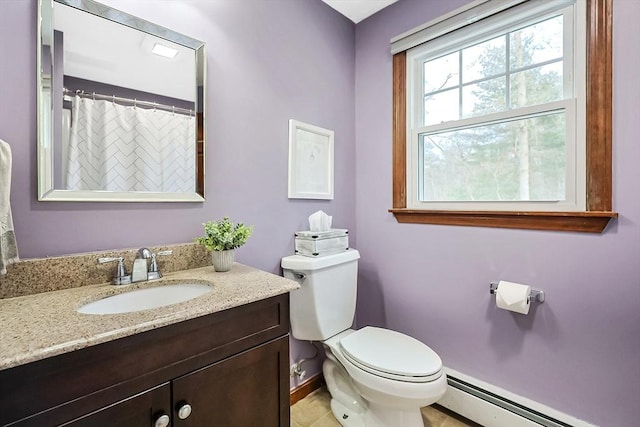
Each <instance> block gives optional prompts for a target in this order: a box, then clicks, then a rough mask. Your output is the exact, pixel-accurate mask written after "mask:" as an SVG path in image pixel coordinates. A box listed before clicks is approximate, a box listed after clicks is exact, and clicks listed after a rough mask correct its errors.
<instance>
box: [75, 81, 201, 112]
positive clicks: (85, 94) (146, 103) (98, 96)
mask: <svg viewBox="0 0 640 427" xmlns="http://www.w3.org/2000/svg"><path fill="white" fill-rule="evenodd" d="M63 92H64V94H65V95H78V96H81V97H84V98H91V99H93V100H94V101H95V100H96V99H102V100H105V101H112V102H127V103H130V104H133V106H134V107H136V106H139V105H141V106H145V107H153V108H157V109H160V110H166V111H171V112H173V113H181V114H187V115H189V116H192V115H195V114H194V113H195V112H194V111H193V110H188V109H186V108H181V107H175V106H173V105H165V104H158V103H157V102H150V101H138V100H137V99H130V98H122V97H120V96H115V95H102V94H99V93H95V92H91V93H89V92H85V91H83V90H76V91H72V90H69V89H67V88H64V89H63Z"/></svg>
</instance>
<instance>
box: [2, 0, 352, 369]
mask: <svg viewBox="0 0 640 427" xmlns="http://www.w3.org/2000/svg"><path fill="white" fill-rule="evenodd" d="M103 2H104V3H107V4H110V5H112V6H113V7H115V8H118V9H121V10H124V11H126V12H129V13H132V14H135V15H138V16H142V17H145V18H146V19H148V20H150V21H153V22H155V23H157V24H160V25H163V26H166V27H169V28H172V29H174V30H176V31H179V32H182V33H184V34H187V35H189V36H191V37H194V38H197V39H200V40H203V41H205V42H206V43H207V52H208V64H207V67H208V68H207V84H208V86H207V93H206V102H207V122H206V129H207V142H206V144H207V145H206V150H207V161H206V195H207V200H206V202H205V203H204V204H169V203H164V204H163V203H158V204H126V203H52V202H46V203H44V202H38V201H37V199H36V186H37V181H36V175H37V172H36V135H37V132H36V105H35V102H36V91H35V87H36V74H35V73H36V3H37V2H36V0H29V1H25V0H2V1H0V52H1V54H0V139H4V140H6V141H7V142H9V143H10V144H11V147H12V149H13V159H14V164H13V181H12V193H11V203H12V208H13V214H14V222H15V227H16V236H17V240H18V245H19V250H20V255H21V257H22V258H32V257H44V256H51V255H61V254H69V253H77V252H84V251H95V250H102V249H110V248H127V247H134V248H136V247H140V246H147V245H156V244H164V243H178V242H189V241H192V239H193V238H194V237H195V236H197V235H199V234H201V228H202V227H201V223H202V222H203V221H206V220H209V219H213V218H218V217H221V216H224V215H229V216H231V218H233V219H234V220H240V221H244V222H245V223H249V224H253V225H255V233H254V236H253V237H252V238H251V239H250V240H249V242H248V243H247V245H246V246H245V247H243V248H242V249H240V250H238V252H237V259H238V261H240V262H243V263H246V264H249V265H252V266H255V267H258V268H261V269H264V270H267V271H270V272H273V273H276V274H279V273H280V267H279V263H280V258H281V257H282V256H284V255H288V254H292V253H293V233H294V231H296V230H300V229H306V228H307V227H308V224H307V216H308V215H310V214H311V213H313V212H315V211H316V210H318V209H323V210H324V211H326V212H328V213H330V214H332V215H333V217H334V225H335V226H338V227H343V228H349V229H350V230H351V234H352V235H353V236H354V238H355V195H354V192H355V176H354V168H353V165H354V163H355V145H354V140H355V127H354V123H355V117H354V114H355V113H354V102H355V101H354V100H355V94H354V67H355V53H354V37H355V30H354V25H353V24H352V23H351V22H350V21H348V20H347V19H346V18H344V17H342V16H340V15H338V14H337V13H336V12H335V11H334V10H333V9H331V8H329V7H328V6H326V5H325V4H324V3H322V2H320V1H318V0H271V1H268V2H265V1H237V0H217V1H207V0H192V1H184V0H180V1H179V0H175V1H168V0H164V1H162V7H158V1H157V0H156V1H152V0H137V1H135V2H132V1H128V0H109V1H107V0H103ZM168 84H170V82H168ZM291 118H294V119H297V120H300V121H303V122H307V123H311V124H314V125H318V126H321V127H326V128H330V129H333V130H334V131H335V182H336V188H335V199H334V200H333V201H308V200H288V198H287V162H288V120H289V119H291ZM310 351H311V349H310V348H308V344H300V345H298V343H294V345H293V347H292V355H293V357H295V358H298V356H299V354H298V353H300V355H302V356H304V355H308V354H309V352H310ZM314 369H315V371H316V372H317V370H318V369H317V367H315V368H312V370H314Z"/></svg>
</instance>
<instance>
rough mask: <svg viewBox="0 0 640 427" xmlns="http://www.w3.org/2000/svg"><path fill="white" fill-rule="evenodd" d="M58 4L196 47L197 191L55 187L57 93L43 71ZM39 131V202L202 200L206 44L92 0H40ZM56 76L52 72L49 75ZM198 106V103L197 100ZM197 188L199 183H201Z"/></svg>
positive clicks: (51, 40)
mask: <svg viewBox="0 0 640 427" xmlns="http://www.w3.org/2000/svg"><path fill="white" fill-rule="evenodd" d="M54 2H55V3H60V4H63V5H66V6H69V7H73V8H76V9H79V10H82V11H84V12H87V13H90V14H93V15H96V16H99V17H101V18H104V19H108V20H110V21H113V22H116V23H118V24H121V25H125V26H128V27H131V28H134V29H136V30H139V31H142V32H145V33H148V34H151V35H154V36H157V37H160V38H163V39H166V40H169V41H172V42H174V43H177V44H180V45H183V46H185V47H189V48H191V49H193V50H194V51H195V58H196V74H197V75H196V84H198V83H199V82H200V81H201V82H202V91H201V92H200V91H199V90H198V89H199V87H197V88H196V90H197V91H198V93H197V97H198V99H197V101H196V104H198V103H200V104H201V105H202V111H198V112H197V113H198V114H197V115H196V123H198V121H201V130H202V133H201V135H202V137H201V141H202V147H201V148H202V150H201V152H202V154H201V158H199V157H200V155H199V153H198V151H199V150H198V147H197V144H198V141H199V140H200V137H199V136H198V134H199V133H200V132H199V130H198V129H197V130H196V140H194V141H193V142H194V144H196V161H197V162H198V163H197V168H196V181H197V182H196V191H198V190H201V192H202V194H200V193H198V192H193V193H173V192H151V191H102V190H62V189H56V188H54V170H53V165H54V159H53V153H54V151H53V141H54V138H53V132H54V125H53V117H54V114H53V108H54V105H53V97H52V96H51V90H50V89H49V96H48V97H46V96H45V92H44V89H45V87H49V88H50V87H51V83H50V82H47V81H46V80H47V77H46V76H45V75H44V73H43V68H42V67H43V57H42V46H43V37H45V36H46V37H48V38H49V40H50V46H52V47H53V3H54ZM37 38H38V40H37V57H36V64H37V71H36V74H37V94H36V95H37V100H36V101H37V115H38V119H37V130H38V143H37V144H38V145H37V148H38V150H37V156H38V200H39V201H69V202H204V200H205V199H204V177H205V169H204V164H205V135H206V131H205V130H206V124H205V113H204V112H205V98H206V97H205V93H206V91H205V88H206V51H205V43H204V42H203V41H200V40H196V39H193V38H191V37H188V36H185V35H183V34H180V33H177V32H175V31H172V30H170V29H168V28H165V27H162V26H159V25H156V24H154V23H152V22H149V21H146V20H144V19H141V18H138V17H135V16H132V15H130V14H128V13H125V12H122V11H120V10H117V9H114V8H111V7H109V6H106V5H104V4H101V3H98V2H96V1H93V0H38V23H37ZM50 70H51V71H52V70H53V48H52V49H51V67H50ZM51 79H52V77H51V75H49V77H48V80H49V81H50V80H51ZM196 111H197V105H196ZM198 187H199V188H198Z"/></svg>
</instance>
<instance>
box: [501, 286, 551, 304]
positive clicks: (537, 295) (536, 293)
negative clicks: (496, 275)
mask: <svg viewBox="0 0 640 427" xmlns="http://www.w3.org/2000/svg"><path fill="white" fill-rule="evenodd" d="M497 291H498V282H491V283H490V284H489V293H490V294H491V295H495V294H496V292H497ZM529 302H540V303H543V302H544V291H540V290H538V289H531V291H530V292H529Z"/></svg>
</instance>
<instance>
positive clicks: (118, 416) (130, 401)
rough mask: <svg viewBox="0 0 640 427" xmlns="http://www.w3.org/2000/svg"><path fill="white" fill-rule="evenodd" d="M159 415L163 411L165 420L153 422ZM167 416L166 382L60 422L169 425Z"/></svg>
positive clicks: (88, 426)
mask: <svg viewBox="0 0 640 427" xmlns="http://www.w3.org/2000/svg"><path fill="white" fill-rule="evenodd" d="M163 415H167V418H165V419H163V420H162V421H164V420H167V424H164V423H162V421H160V422H158V424H156V422H157V421H158V420H159V418H160V417H161V416H163ZM170 416H171V388H170V384H169V383H164V384H162V385H160V386H158V387H155V388H152V389H151V390H147V391H145V392H143V393H140V394H136V395H135V396H131V397H130V398H127V399H124V400H121V401H119V402H116V403H114V404H113V405H109V406H107V407H105V408H102V409H99V410H97V411H95V412H92V413H90V414H87V415H85V416H83V417H80V418H76V419H75V420H73V421H69V422H67V423H64V424H61V425H62V426H65V427H101V426H109V427H155V426H156V425H157V426H158V427H160V426H169V425H170V419H169V418H168V417H170Z"/></svg>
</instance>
